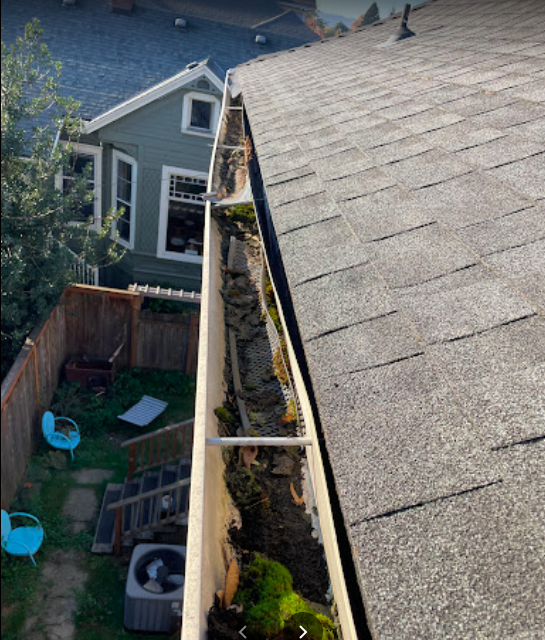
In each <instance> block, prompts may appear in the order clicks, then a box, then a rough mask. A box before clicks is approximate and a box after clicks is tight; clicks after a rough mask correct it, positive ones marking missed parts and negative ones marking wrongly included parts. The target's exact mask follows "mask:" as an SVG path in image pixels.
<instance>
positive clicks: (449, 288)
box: [398, 268, 536, 343]
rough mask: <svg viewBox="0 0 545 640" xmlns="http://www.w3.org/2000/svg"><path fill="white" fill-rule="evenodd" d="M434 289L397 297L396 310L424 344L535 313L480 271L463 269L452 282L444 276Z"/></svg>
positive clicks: (466, 334) (466, 333)
mask: <svg viewBox="0 0 545 640" xmlns="http://www.w3.org/2000/svg"><path fill="white" fill-rule="evenodd" d="M475 272H478V274H479V275H478V276H476V273H475ZM452 280H455V281H456V284H455V285H453V284H452ZM443 281H444V283H443ZM434 285H435V286H436V291H435V292H434V293H430V292H429V290H426V287H425V286H424V287H422V290H420V288H419V287H418V286H417V287H412V288H411V290H410V292H407V290H401V291H400V292H399V294H398V304H399V306H400V308H401V309H402V310H403V311H404V313H405V314H406V315H407V316H408V317H409V318H410V319H411V321H412V322H413V323H414V324H415V326H416V329H417V330H418V333H419V334H420V335H421V336H422V337H423V338H424V340H426V341H427V342H428V343H434V342H442V341H448V340H453V339H456V338H461V337H464V336H470V335H474V334H475V333H481V332H483V331H487V330H490V329H492V328H493V327H497V326H500V325H502V324H506V323H509V322H513V321H514V320H518V319H520V318H525V317H528V316H529V315H533V314H534V313H535V312H536V309H535V307H532V306H531V305H530V304H528V302H527V301H526V300H525V299H524V298H523V297H521V296H520V295H518V294H516V293H515V292H513V291H512V290H511V289H510V288H509V287H508V286H506V285H505V284H504V283H503V282H501V280H499V279H498V278H495V277H493V276H492V275H491V274H490V273H487V272H486V270H484V269H482V268H479V269H466V270H464V271H461V272H458V273H457V274H454V278H453V277H452V276H449V275H446V276H444V277H443V278H439V279H437V280H435V281H434ZM442 285H443V286H444V288H443V287H442Z"/></svg>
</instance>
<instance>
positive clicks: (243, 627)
mask: <svg viewBox="0 0 545 640" xmlns="http://www.w3.org/2000/svg"><path fill="white" fill-rule="evenodd" d="M244 629H246V627H242V629H241V630H240V631H239V633H240V635H241V636H242V637H243V638H246V636H245V635H244V634H243V633H242V632H243V631H244Z"/></svg>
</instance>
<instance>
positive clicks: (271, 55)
mask: <svg viewBox="0 0 545 640" xmlns="http://www.w3.org/2000/svg"><path fill="white" fill-rule="evenodd" d="M438 1H439V0H425V2H423V3H422V4H419V5H417V6H416V7H413V8H412V9H411V12H412V11H418V10H419V9H423V8H425V7H428V6H431V5H432V4H435V3H436V2H438ZM290 11H292V10H291V9H290ZM285 13H288V12H285ZM292 13H293V11H292ZM401 13H402V12H401V11H398V12H397V13H394V14H392V15H390V16H386V17H385V18H381V19H380V20H377V22H372V23H371V24H366V25H364V26H361V27H358V28H357V29H354V31H344V32H342V33H339V34H337V35H335V36H332V37H331V38H321V39H320V40H316V41H314V42H306V43H305V44H302V45H299V46H297V47H291V48H290V49H284V50H283V51H275V52H273V53H268V54H265V55H261V56H258V57H257V58H254V59H253V60H248V61H247V62H243V63H242V64H240V65H237V66H239V67H248V66H250V65H253V64H256V63H258V62H263V61H264V60H270V59H272V58H279V57H280V56H285V55H287V54H288V53H293V52H294V51H299V50H300V49H308V48H309V47H316V46H319V45H324V44H330V43H333V42H336V41H337V40H339V39H340V38H350V37H355V36H357V35H358V34H360V33H362V32H364V31H368V30H370V29H371V28H373V27H379V26H384V25H385V24H386V23H388V24H389V23H391V22H393V21H394V20H397V19H398V18H400V17H401ZM282 15H284V14H282ZM278 17H280V16H277V18H278ZM277 18H271V20H270V21H274V20H276V19H277ZM265 22H269V20H266V21H265ZM260 24H263V23H260ZM256 26H259V25H255V26H254V27H252V29H254V28H255V27H256ZM417 35H418V34H417Z"/></svg>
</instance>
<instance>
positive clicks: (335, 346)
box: [305, 313, 422, 379]
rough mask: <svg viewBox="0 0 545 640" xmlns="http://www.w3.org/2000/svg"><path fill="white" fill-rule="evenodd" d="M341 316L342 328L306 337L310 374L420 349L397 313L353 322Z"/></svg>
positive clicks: (372, 363)
mask: <svg viewBox="0 0 545 640" xmlns="http://www.w3.org/2000/svg"><path fill="white" fill-rule="evenodd" d="M345 320H346V324H348V325H349V326H347V327H346V328H342V329H338V330H336V331H334V332H333V333H329V334H325V335H321V336H320V337H317V338H314V339H312V340H310V339H309V341H307V343H306V345H305V351H306V353H307V357H308V359H309V362H310V365H311V367H312V371H313V376H314V378H316V379H319V378H325V379H329V378H330V377H331V376H335V375H339V374H347V373H353V372H355V371H362V370H364V369H371V368H374V367H378V366H381V365H385V364H386V363H389V362H392V361H395V360H399V359H401V358H407V357H409V356H414V355H415V354H417V353H421V352H422V345H419V344H418V342H417V341H416V334H415V333H414V332H413V331H412V329H411V328H410V326H409V325H408V324H407V323H406V322H405V320H404V319H403V318H402V316H401V315H400V314H398V313H394V314H390V315H384V316H383V317H377V318H376V319H373V320H368V321H364V322H361V323H359V324H355V325H350V319H345ZM317 330H318V329H315V331H317Z"/></svg>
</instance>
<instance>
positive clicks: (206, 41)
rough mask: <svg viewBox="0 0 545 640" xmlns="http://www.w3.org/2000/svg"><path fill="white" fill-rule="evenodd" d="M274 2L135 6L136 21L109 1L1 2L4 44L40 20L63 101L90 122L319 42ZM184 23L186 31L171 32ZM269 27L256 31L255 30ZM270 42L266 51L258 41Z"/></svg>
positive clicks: (184, 0)
mask: <svg viewBox="0 0 545 640" xmlns="http://www.w3.org/2000/svg"><path fill="white" fill-rule="evenodd" d="M284 13H285V9H284V8H283V7H281V6H280V5H279V4H277V2H276V1H275V0H237V2H235V3H226V2H224V1H223V0H137V2H136V8H135V11H134V14H133V15H131V16H129V15H122V14H116V13H112V12H111V11H110V8H109V2H108V0H78V1H77V4H76V6H74V7H64V6H63V4H62V0H20V1H19V2H9V1H3V2H2V24H3V27H4V30H3V33H2V38H3V39H4V40H6V41H7V42H12V41H13V40H14V39H15V38H16V37H17V36H20V35H22V33H23V30H24V26H25V24H26V23H27V22H28V21H29V20H31V19H32V18H38V19H39V20H40V22H41V25H42V28H43V30H44V41H45V42H46V43H47V45H48V47H49V49H50V51H51V53H52V55H53V59H55V60H60V61H61V62H62V64H63V71H62V87H63V93H64V94H65V95H67V96H72V97H73V98H74V99H76V100H78V101H80V102H81V104H82V107H81V110H80V113H81V116H82V117H83V118H84V119H86V120H92V119H93V118H96V117H97V116H99V115H101V114H103V113H105V112H107V111H109V110H110V109H112V108H114V107H115V106H117V105H118V104H120V103H122V102H125V101H126V100H129V99H130V98H132V97H134V96H136V95H139V94H140V93H142V92H144V91H146V90H148V89H150V88H151V87H153V86H155V85H157V84H158V83H160V82H163V81H164V80H166V79H167V78H171V77H173V76H175V75H177V74H179V73H180V72H181V71H183V70H184V68H185V67H186V65H187V64H189V63H191V62H194V61H199V60H203V59H205V58H208V57H213V58H214V60H215V62H216V63H217V64H218V65H219V66H220V67H221V68H222V69H223V70H227V69H228V68H230V67H234V66H236V65H237V64H239V63H241V62H244V61H246V60H250V59H252V58H255V57H256V56H258V55H259V54H261V53H270V52H273V51H278V50H281V49H286V48H289V47H293V46H298V45H301V44H303V43H305V42H310V41H313V40H316V39H317V37H316V35H315V34H314V33H313V32H312V31H311V30H310V29H308V28H307V27H306V26H305V25H304V24H303V22H302V21H301V20H300V18H298V17H297V16H296V15H295V14H294V13H293V12H291V11H290V12H289V13H288V14H286V15H283V17H282V19H281V20H277V21H274V20H272V19H273V18H275V17H277V16H279V15H281V14H284ZM176 18H185V19H186V20H187V27H186V28H185V29H178V28H176V27H175V26H174V21H175V19H176ZM266 20H271V22H270V23H268V24H265V25H263V27H260V28H259V29H258V30H256V29H254V28H253V25H255V24H258V23H260V22H263V21H266ZM258 33H259V34H263V35H265V36H266V37H267V43H266V44H265V45H259V44H256V43H255V36H256V35H257V34H258Z"/></svg>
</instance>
